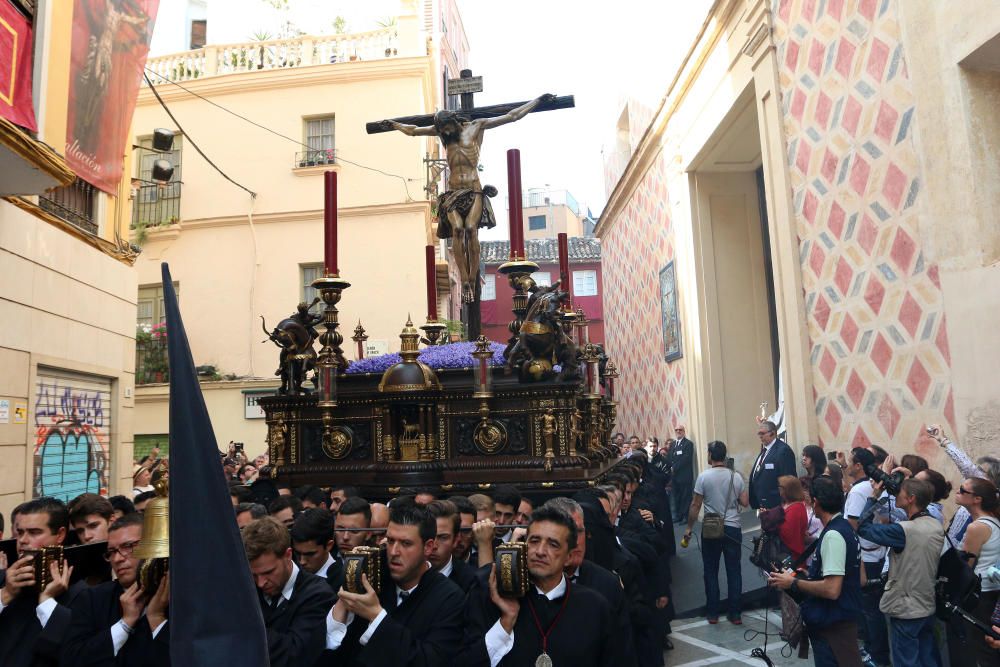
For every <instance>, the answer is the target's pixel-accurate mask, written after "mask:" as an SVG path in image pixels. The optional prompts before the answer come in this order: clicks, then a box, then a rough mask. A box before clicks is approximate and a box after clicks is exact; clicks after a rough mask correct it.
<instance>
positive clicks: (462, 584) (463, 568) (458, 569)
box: [448, 558, 479, 593]
mask: <svg viewBox="0 0 1000 667" xmlns="http://www.w3.org/2000/svg"><path fill="white" fill-rule="evenodd" d="M448 578H449V579H451V580H452V581H453V582H455V584H457V585H458V587H459V588H461V589H462V592H463V593H468V592H469V590H471V589H472V587H473V586H475V585H477V582H478V581H479V579H478V577H476V568H474V567H472V566H471V565H469V564H468V563H466V562H465V561H464V560H459V559H458V558H452V559H451V574H449V575H448Z"/></svg>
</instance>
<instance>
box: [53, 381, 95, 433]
mask: <svg viewBox="0 0 1000 667" xmlns="http://www.w3.org/2000/svg"><path fill="white" fill-rule="evenodd" d="M109 398H110V397H109V395H108V392H106V391H100V390H95V391H86V390H82V389H78V388H76V387H70V386H62V387H60V386H59V384H58V381H53V383H52V384H48V383H46V382H39V383H38V394H37V395H36V396H35V425H36V426H37V425H38V424H39V423H41V422H42V421H48V420H51V418H53V417H58V418H59V419H69V420H72V421H77V422H80V423H81V424H88V425H90V426H93V427H95V428H103V427H104V402H105V401H108V400H109Z"/></svg>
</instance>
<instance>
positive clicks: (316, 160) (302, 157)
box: [295, 148, 337, 167]
mask: <svg viewBox="0 0 1000 667" xmlns="http://www.w3.org/2000/svg"><path fill="white" fill-rule="evenodd" d="M323 164H337V149H335V148H329V149H326V150H321V151H303V152H301V153H296V154H295V166H296V167H315V166H317V165H323Z"/></svg>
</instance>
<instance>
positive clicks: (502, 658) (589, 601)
mask: <svg viewBox="0 0 1000 667" xmlns="http://www.w3.org/2000/svg"><path fill="white" fill-rule="evenodd" d="M576 542H577V527H576V523H575V522H574V521H573V519H572V518H571V517H570V516H569V515H567V514H566V513H565V512H564V511H562V510H560V509H554V508H545V507H543V508H539V509H538V510H536V511H535V512H534V513H533V515H532V520H531V523H530V524H529V525H528V537H527V550H526V551H527V560H528V571H529V573H530V578H531V584H530V586H529V591H528V593H527V594H526V595H524V596H523V597H521V598H505V597H501V596H500V594H499V592H498V591H497V570H496V567H495V566H494V568H493V569H492V571H491V573H490V578H489V588H488V590H483V591H480V592H479V593H478V594H475V593H474V594H472V595H470V596H469V604H468V614H467V615H468V626H467V633H466V642H465V646H464V648H463V650H462V652H461V654H460V655H459V657H458V659H457V661H456V662H457V663H458V664H459V665H463V666H466V665H468V666H471V667H497V666H498V665H503V666H504V667H524V666H525V665H534V664H536V660H538V659H539V657H540V656H542V655H543V654H545V655H546V656H548V657H549V659H550V660H551V664H555V665H573V666H574V667H611V665H618V664H620V660H621V656H619V655H616V654H615V651H614V648H615V647H614V643H613V641H612V639H611V633H612V632H613V631H614V623H613V622H612V619H611V609H610V607H609V605H608V603H607V601H606V600H605V599H604V598H603V597H602V596H601V595H600V594H599V593H597V592H596V591H594V590H591V589H589V588H587V587H586V586H582V585H579V584H573V583H571V582H570V581H569V580H568V579H567V578H566V576H565V575H564V573H563V572H564V570H565V568H566V563H567V561H568V560H569V555H570V552H571V551H572V550H573V548H575V547H576ZM543 661H544V659H543Z"/></svg>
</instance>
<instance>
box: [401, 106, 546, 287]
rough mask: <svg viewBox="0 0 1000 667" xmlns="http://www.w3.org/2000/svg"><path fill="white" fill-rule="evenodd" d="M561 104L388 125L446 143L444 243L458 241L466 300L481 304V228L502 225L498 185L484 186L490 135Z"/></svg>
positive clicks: (441, 207)
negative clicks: (494, 201)
mask: <svg viewBox="0 0 1000 667" xmlns="http://www.w3.org/2000/svg"><path fill="white" fill-rule="evenodd" d="M553 99H555V96H554V95H551V94H545V95H542V96H541V97H537V98H535V99H533V100H531V101H530V102H527V103H525V104H522V105H521V106H519V107H517V108H516V109H512V110H511V111H509V112H508V113H505V114H503V115H502V116H495V117H493V118H481V119H477V120H470V119H469V118H468V117H467V116H463V115H462V112H460V111H438V112H437V113H435V114H434V124H433V125H431V126H428V127H417V126H416V125H404V124H402V123H398V122H396V121H391V120H390V121H386V122H387V123H388V124H389V126H391V127H392V128H393V129H394V130H399V131H400V132H402V133H403V134H407V135H409V136H411V137H418V136H426V137H433V136H436V137H438V138H440V139H441V143H442V144H444V150H445V157H446V159H447V160H448V172H449V173H448V191H447V192H445V193H444V194H443V195H441V196H440V197H439V198H438V231H437V235H438V238H442V239H447V238H450V239H452V251H453V252H454V253H455V263H456V264H458V271H459V273H460V274H461V277H462V299H463V300H464V301H465V302H466V303H471V302H472V301H474V300H475V294H476V290H475V282H474V281H475V280H477V279H478V276H479V228H480V227H494V226H496V224H497V223H496V218H495V217H494V215H493V207H492V206H491V205H490V200H489V198H490V197H494V196H496V194H497V189H496V188H495V187H493V186H492V185H487V186H486V187H483V186H482V185H481V184H480V183H479V150H480V148H481V147H482V145H483V133H484V132H486V130H488V129H490V128H493V127H499V126H500V125H506V124H507V123H513V122H514V121H516V120H521V119H522V118H524V117H525V116H526V115H527V114H529V113H531V111H532V110H534V108H535V107H537V106H538V105H539V104H541V103H542V102H549V101H551V100H553Z"/></svg>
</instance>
